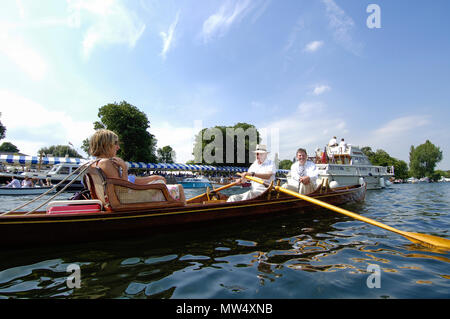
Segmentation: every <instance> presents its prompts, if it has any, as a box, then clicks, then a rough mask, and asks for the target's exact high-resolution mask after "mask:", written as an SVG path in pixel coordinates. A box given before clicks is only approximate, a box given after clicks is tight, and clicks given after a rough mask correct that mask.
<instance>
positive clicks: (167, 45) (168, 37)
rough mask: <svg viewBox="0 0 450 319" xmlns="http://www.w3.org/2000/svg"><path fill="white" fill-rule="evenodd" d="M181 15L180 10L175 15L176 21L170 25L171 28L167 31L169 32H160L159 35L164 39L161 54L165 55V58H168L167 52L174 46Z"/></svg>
mask: <svg viewBox="0 0 450 319" xmlns="http://www.w3.org/2000/svg"><path fill="white" fill-rule="evenodd" d="M179 17H180V12H179V11H178V13H177V16H176V17H175V21H174V22H173V23H172V24H171V25H170V26H169V30H168V31H167V33H166V32H164V31H162V32H160V33H159V35H160V36H161V38H162V40H163V48H162V51H161V56H162V57H163V59H165V58H166V54H167V52H169V50H170V49H171V48H172V47H173V42H174V33H175V28H176V27H177V24H178V19H179Z"/></svg>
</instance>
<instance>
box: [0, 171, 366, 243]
mask: <svg viewBox="0 0 450 319" xmlns="http://www.w3.org/2000/svg"><path fill="white" fill-rule="evenodd" d="M90 172H91V173H92V174H86V176H87V182H86V183H87V185H88V186H89V188H90V190H91V195H92V198H93V199H92V200H86V201H72V202H67V201H63V202H58V201H56V202H52V203H49V204H48V206H47V209H46V210H44V211H35V212H33V211H31V212H15V211H12V212H6V213H0V243H1V244H2V245H4V246H5V245H6V246H9V247H11V246H15V245H37V244H49V243H51V244H58V243H60V244H61V243H63V244H64V243H69V242H79V241H90V240H103V239H109V238H126V237H129V236H135V235H137V234H144V233H149V232H150V233H151V232H152V231H154V230H155V229H158V228H161V227H166V226H169V227H173V226H177V225H178V226H182V227H184V226H186V225H189V224H195V223H200V222H204V223H214V222H217V221H220V220H226V219H236V218H238V219H244V218H246V217H249V216H262V215H267V216H270V215H278V214H280V213H288V212H289V213H299V212H301V211H308V210H311V209H317V208H319V209H320V207H319V206H316V205H314V204H311V203H309V202H308V201H305V200H302V199H298V198H295V197H292V196H289V195H286V194H284V193H282V192H278V191H276V190H275V188H274V187H273V186H272V185H270V186H269V188H268V189H267V190H266V191H265V192H264V193H263V194H261V195H260V196H258V197H256V198H254V199H251V200H246V201H240V202H230V203H229V202H227V201H226V199H227V196H226V195H224V194H222V193H220V192H207V193H206V194H204V195H202V196H200V197H197V198H196V199H195V200H193V201H189V200H188V201H187V202H186V201H185V200H182V199H181V200H177V199H174V198H173V197H172V196H171V194H170V193H169V191H168V188H167V186H166V185H164V184H149V185H136V184H132V183H129V182H127V181H124V180H119V179H112V178H109V179H106V181H105V180H103V181H102V180H101V177H100V176H98V175H95V174H94V173H93V172H92V170H90ZM365 191H366V186H365V185H355V186H346V187H338V188H335V189H329V188H326V187H320V188H318V189H317V190H316V191H315V192H314V193H312V194H310V195H309V196H310V197H313V198H316V199H319V200H321V201H324V202H327V203H330V204H333V205H343V204H346V203H350V202H356V201H362V200H364V197H365Z"/></svg>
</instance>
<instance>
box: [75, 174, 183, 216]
mask: <svg viewBox="0 0 450 319" xmlns="http://www.w3.org/2000/svg"><path fill="white" fill-rule="evenodd" d="M84 180H85V185H87V187H88V188H89V191H90V193H91V197H92V198H93V199H99V200H100V201H102V203H103V207H105V209H106V210H110V211H123V210H147V209H150V208H158V207H177V206H184V205H186V200H185V197H184V190H183V186H182V185H179V184H175V185H166V184H162V183H155V184H146V185H138V184H134V183H131V182H129V181H125V180H123V179H118V178H107V177H106V176H105V174H104V173H103V171H102V170H101V169H100V168H96V167H90V168H89V169H88V170H87V173H86V175H85V177H84Z"/></svg>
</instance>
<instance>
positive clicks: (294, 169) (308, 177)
mask: <svg viewBox="0 0 450 319" xmlns="http://www.w3.org/2000/svg"><path fill="white" fill-rule="evenodd" d="M296 158H297V161H296V162H295V163H294V164H292V165H291V172H290V177H289V178H288V180H287V183H285V184H283V185H282V186H281V187H283V188H286V189H289V190H291V191H295V192H298V193H300V194H303V195H307V194H310V193H312V192H313V191H314V190H315V189H316V183H317V178H318V177H319V171H318V170H317V167H316V165H315V164H314V163H313V162H311V161H308V155H307V153H306V150H305V149H303V148H299V149H298V150H297V154H296Z"/></svg>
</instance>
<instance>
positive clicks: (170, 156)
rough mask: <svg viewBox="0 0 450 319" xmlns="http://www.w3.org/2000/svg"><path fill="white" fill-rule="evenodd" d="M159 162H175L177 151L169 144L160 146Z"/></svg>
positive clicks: (158, 151)
mask: <svg viewBox="0 0 450 319" xmlns="http://www.w3.org/2000/svg"><path fill="white" fill-rule="evenodd" d="M156 152H157V153H158V163H175V156H176V154H175V151H174V150H173V149H172V147H170V146H169V145H167V146H164V147H162V148H158V150H157V151H156Z"/></svg>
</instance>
